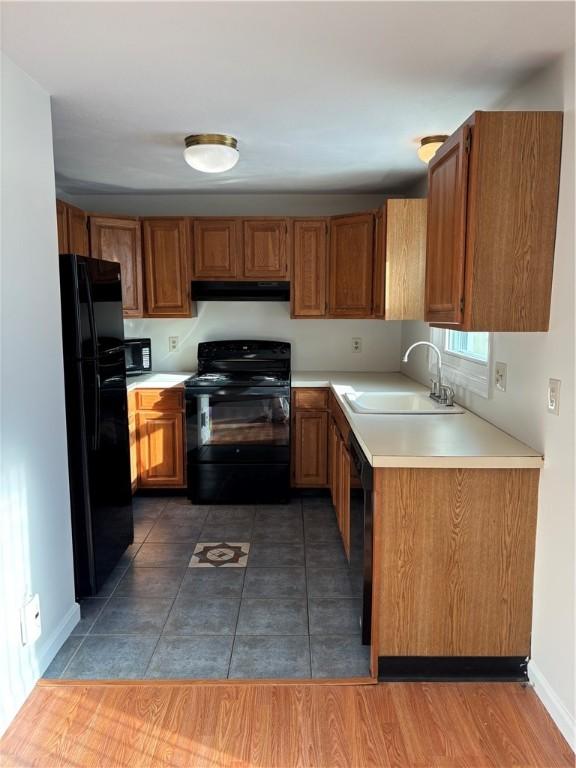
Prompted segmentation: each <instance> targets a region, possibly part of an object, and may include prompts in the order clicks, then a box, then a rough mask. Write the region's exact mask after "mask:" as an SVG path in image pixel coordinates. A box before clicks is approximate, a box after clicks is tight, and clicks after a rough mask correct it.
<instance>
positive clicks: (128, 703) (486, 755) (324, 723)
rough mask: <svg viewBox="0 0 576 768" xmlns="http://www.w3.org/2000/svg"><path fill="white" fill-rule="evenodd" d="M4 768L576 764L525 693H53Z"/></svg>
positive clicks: (15, 739)
mask: <svg viewBox="0 0 576 768" xmlns="http://www.w3.org/2000/svg"><path fill="white" fill-rule="evenodd" d="M0 765H2V766H3V768H9V767H10V768H14V767H17V768H27V767H28V766H40V767H41V768H57V767H60V766H70V767H72V766H73V767H74V768H84V766H99V767H101V768H120V767H123V766H134V768H148V767H149V766H154V767H155V768H156V766H180V767H182V768H232V767H233V768H248V766H254V767H256V766H259V767H261V768H291V767H292V766H300V767H301V768H339V767H340V766H342V767H345V768H371V767H375V766H378V768H384V767H387V766H397V767H398V768H468V767H469V766H470V767H473V768H491V767H492V766H493V767H494V768H507V767H508V766H514V768H554V767H555V766H573V765H574V756H573V754H572V752H571V751H570V749H569V747H568V745H567V744H566V742H565V741H564V740H563V738H562V737H561V735H560V733H559V732H558V731H557V729H556V728H555V726H554V725H553V723H552V721H551V720H550V718H549V717H548V714H547V713H546V711H545V710H544V708H543V706H542V704H541V703H540V701H539V700H538V698H537V697H536V695H535V694H534V692H533V691H532V689H530V688H528V687H522V686H521V685H517V684H502V683H500V684H498V683H491V684H490V683H486V684H472V683H468V684H453V683H445V684H417V683H410V684H404V683H392V684H382V685H372V686H366V685H365V686H338V685H326V686H314V685H306V684H297V685H258V684H250V685H241V684H233V683H231V684H228V685H209V684H207V685H203V686H200V685H198V686H186V685H181V684H174V685H166V684H164V685H155V684H152V685H129V684H126V685H116V686H108V685H90V684H86V685H70V686H66V685H59V686H49V685H44V686H41V687H38V688H36V689H35V690H34V692H33V693H32V695H31V696H30V698H29V700H28V701H27V702H26V704H25V705H24V707H23V709H22V710H21V712H20V714H19V715H18V717H17V719H16V720H15V722H14V723H13V724H12V726H11V727H10V729H9V730H8V732H7V733H6V735H5V736H4V738H3V739H2V741H1V742H0Z"/></svg>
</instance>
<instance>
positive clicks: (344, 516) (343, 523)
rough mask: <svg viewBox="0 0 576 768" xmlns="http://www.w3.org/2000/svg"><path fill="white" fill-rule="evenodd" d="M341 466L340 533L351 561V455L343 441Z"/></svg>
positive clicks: (339, 497)
mask: <svg viewBox="0 0 576 768" xmlns="http://www.w3.org/2000/svg"><path fill="white" fill-rule="evenodd" d="M339 445H340V452H339V458H340V462H339V466H340V478H339V484H340V489H339V492H338V503H339V507H340V509H339V511H338V521H339V523H340V533H341V534H342V543H343V544H344V551H345V552H346V557H347V558H348V560H350V454H349V453H348V448H347V447H346V445H345V444H344V441H343V440H340V444H339Z"/></svg>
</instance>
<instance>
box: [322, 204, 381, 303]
mask: <svg viewBox="0 0 576 768" xmlns="http://www.w3.org/2000/svg"><path fill="white" fill-rule="evenodd" d="M373 246H374V215H373V214H371V213H361V214H358V215H355V216H338V217H335V218H333V219H332V221H331V222H330V263H329V268H328V273H329V313H330V315H332V316H333V317H358V318H362V317H371V316H372V279H373V272H374V269H373V267H374V254H373Z"/></svg>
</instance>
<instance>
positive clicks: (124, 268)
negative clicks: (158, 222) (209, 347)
mask: <svg viewBox="0 0 576 768" xmlns="http://www.w3.org/2000/svg"><path fill="white" fill-rule="evenodd" d="M90 251H91V253H92V256H93V257H94V258H96V259H105V260H106V261H116V262H118V264H120V273H121V277H122V306H123V308H124V317H142V316H143V314H144V298H143V294H144V291H143V285H142V248H141V237H140V222H139V221H138V219H123V218H122V219H120V218H119V219H116V218H104V217H94V216H91V217H90Z"/></svg>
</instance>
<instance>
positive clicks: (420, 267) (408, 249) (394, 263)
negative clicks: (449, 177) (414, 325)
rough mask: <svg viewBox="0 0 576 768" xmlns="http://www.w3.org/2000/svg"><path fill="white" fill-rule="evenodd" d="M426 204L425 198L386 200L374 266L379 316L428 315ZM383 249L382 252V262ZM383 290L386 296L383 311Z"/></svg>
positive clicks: (409, 317)
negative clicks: (426, 308) (426, 306)
mask: <svg viewBox="0 0 576 768" xmlns="http://www.w3.org/2000/svg"><path fill="white" fill-rule="evenodd" d="M426 207H427V205H426V199H425V198H424V199H420V200H418V199H416V200H394V199H390V200H387V201H386V204H385V206H384V208H383V210H382V215H381V217H380V227H381V229H379V228H377V239H379V240H380V243H377V247H376V265H375V268H374V314H375V316H377V317H382V316H383V317H385V318H386V320H423V319H424V283H425V275H426ZM379 252H381V254H382V257H381V259H382V261H381V262H380V263H379V259H378V253H379ZM382 262H383V263H384V268H382V265H381V264H382ZM382 271H384V276H383V275H382ZM382 293H383V294H384V297H385V298H384V312H383V313H381V307H382Z"/></svg>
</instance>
